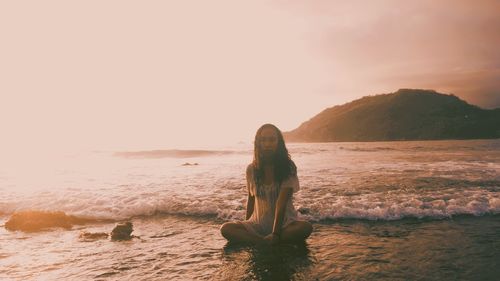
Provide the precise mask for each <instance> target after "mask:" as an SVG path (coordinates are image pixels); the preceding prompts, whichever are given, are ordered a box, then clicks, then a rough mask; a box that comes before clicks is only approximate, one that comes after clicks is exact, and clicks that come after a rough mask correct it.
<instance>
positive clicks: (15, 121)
mask: <svg viewBox="0 0 500 281" xmlns="http://www.w3.org/2000/svg"><path fill="white" fill-rule="evenodd" d="M499 14H500V1H487V0H478V1H474V2H473V3H472V2H471V1H462V0H441V1H427V0H425V1H380V0H377V1H305V0H304V1H278V0H274V1H231V0H227V1H222V0H214V1H189V0H188V1H50V0H49V1H1V2H0V38H1V40H2V43H1V44H0V99H1V103H0V128H1V130H2V135H1V141H0V144H1V145H0V151H4V153H5V151H21V150H22V151H25V150H30V151H45V152H52V151H59V150H61V151H63V150H64V151H73V150H78V149H111V150H120V149H122V150H123V149H136V150H137V149H140V150H147V149H168V148H182V147H203V146H209V145H214V144H221V143H224V144H226V143H227V144H230V143H236V142H245V143H251V142H252V140H253V137H254V134H255V131H256V130H257V128H258V127H259V126H260V125H262V124H264V123H273V124H275V125H277V126H278V127H279V128H280V129H281V130H283V131H288V130H292V129H294V128H296V127H298V126H299V125H300V124H301V123H302V122H305V121H307V120H308V119H310V118H312V117H313V116H314V115H316V114H318V113H319V112H321V111H322V110H323V109H325V108H328V107H331V106H335V105H339V104H343V103H346V102H349V101H352V100H355V99H358V98H361V97H363V96H366V95H374V94H381V93H389V92H394V91H397V90H398V89H399V88H423V89H434V90H437V91H439V92H443V93H453V94H455V95H457V96H459V97H460V98H462V99H464V100H466V101H468V102H469V103H472V104H476V105H479V106H481V107H484V108H495V107H500V52H498V46H500V17H498V15H499Z"/></svg>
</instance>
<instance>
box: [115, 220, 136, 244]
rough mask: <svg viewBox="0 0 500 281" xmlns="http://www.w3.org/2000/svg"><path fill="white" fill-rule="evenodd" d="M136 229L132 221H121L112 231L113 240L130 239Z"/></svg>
mask: <svg viewBox="0 0 500 281" xmlns="http://www.w3.org/2000/svg"><path fill="white" fill-rule="evenodd" d="M132 231H134V229H133V227H132V223H131V222H129V221H128V222H125V223H119V224H117V225H116V226H115V228H113V230H112V231H111V240H130V239H132V236H131V235H130V234H131V233H132Z"/></svg>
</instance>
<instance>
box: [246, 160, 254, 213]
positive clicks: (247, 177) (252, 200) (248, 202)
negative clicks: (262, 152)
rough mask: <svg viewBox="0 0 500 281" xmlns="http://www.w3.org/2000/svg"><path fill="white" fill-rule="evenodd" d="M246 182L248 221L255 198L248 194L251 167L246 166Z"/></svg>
mask: <svg viewBox="0 0 500 281" xmlns="http://www.w3.org/2000/svg"><path fill="white" fill-rule="evenodd" d="M246 180H247V190H248V199H247V214H246V219H247V220H248V219H249V218H250V217H251V216H252V214H253V208H254V205H255V196H253V195H252V194H251V192H250V188H251V186H250V184H251V180H252V166H251V165H248V166H247V170H246Z"/></svg>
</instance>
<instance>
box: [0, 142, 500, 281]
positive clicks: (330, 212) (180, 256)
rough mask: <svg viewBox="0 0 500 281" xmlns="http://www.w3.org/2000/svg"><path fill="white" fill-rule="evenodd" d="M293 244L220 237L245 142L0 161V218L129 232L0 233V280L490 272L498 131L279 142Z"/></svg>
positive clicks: (240, 184)
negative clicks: (296, 222)
mask: <svg viewBox="0 0 500 281" xmlns="http://www.w3.org/2000/svg"><path fill="white" fill-rule="evenodd" d="M287 146H288V149H289V152H290V155H291V157H292V159H293V160H294V161H295V163H296V164H297V166H298V176H299V180H300V187H301V190H300V191H299V192H298V193H296V194H294V198H293V200H294V205H295V207H296V209H297V210H298V211H299V217H300V218H301V219H303V220H308V221H310V222H312V223H313V226H314V232H313V234H312V235H311V237H310V238H309V239H308V240H307V242H306V244H304V245H282V246H278V247H274V248H261V247H243V246H241V247H239V246H231V245H226V241H225V240H224V239H223V238H222V237H221V236H220V234H219V231H218V227H219V226H220V224H222V223H224V222H226V221H233V220H241V219H243V218H244V214H245V204H246V195H247V191H246V186H245V183H246V182H245V168H246V165H248V163H250V162H251V161H252V157H253V147H252V145H251V144H250V143H248V144H238V145H233V146H224V147H222V146H221V147H213V148H210V149H207V148H203V149H196V148H195V149H190V150H177V149H175V148H174V149H165V150H147V149H145V150H142V151H118V150H109V151H87V152H78V153H76V152H75V153H69V154H66V155H59V156H57V157H56V156H54V157H53V158H50V157H49V158H44V159H42V158H40V159H30V158H29V157H24V158H23V159H24V161H17V162H16V163H12V165H7V164H6V163H5V162H2V166H1V167H0V194H1V195H0V214H1V216H2V217H1V220H2V222H1V224H4V223H5V222H6V221H7V220H8V218H9V216H10V215H11V214H12V213H14V212H18V211H23V210H39V211H63V212H65V213H66V214H68V215H75V216H82V217H91V218H96V219H106V220H110V221H113V222H118V221H121V220H132V222H133V223H134V229H135V230H134V234H136V235H138V236H140V237H141V238H140V239H139V238H137V239H133V240H130V241H125V242H112V241H109V240H96V241H90V242H89V241H81V240H80V239H78V233H79V232H81V231H96V232H97V231H104V232H106V231H107V232H109V231H110V230H111V229H110V228H112V225H109V223H96V224H91V225H84V226H74V227H73V229H71V230H63V229H53V230H45V231H42V232H35V233H25V232H17V231H8V230H6V229H5V228H3V227H2V228H1V229H0V279H2V280H3V279H7V280H8V279H13V280H17V279H19V280H26V279H33V280H38V279H56V278H63V279H72V280H74V279H84V280H85V279H123V278H127V279H134V280H154V279H157V280H164V279H171V280H192V279H203V280H343V279H356V280H359V279H367V280H368V279H374V278H385V279H434V280H443V279H449V280H455V279H491V280H494V279H496V278H497V276H499V275H498V274H500V270H499V269H498V265H499V262H498V261H499V260H500V254H499V252H500V243H499V240H500V239H499V238H500V216H499V213H500V140H466V141H465V140H464V141H407V142H405V141H402V142H369V143H361V142H359V143H354V142H346V143H289V144H288V145H287Z"/></svg>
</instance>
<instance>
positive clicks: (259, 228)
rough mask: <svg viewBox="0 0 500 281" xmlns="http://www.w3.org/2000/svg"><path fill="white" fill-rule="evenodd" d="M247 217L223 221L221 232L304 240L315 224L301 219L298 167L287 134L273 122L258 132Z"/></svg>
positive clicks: (248, 238)
mask: <svg viewBox="0 0 500 281" xmlns="http://www.w3.org/2000/svg"><path fill="white" fill-rule="evenodd" d="M246 179H247V189H248V200H247V212H246V220H244V221H240V222H228V223H225V224H223V225H222V227H221V229H220V230H221V234H222V236H224V237H225V238H226V239H227V240H229V241H233V242H250V243H255V244H259V243H268V244H276V243H278V242H280V241H281V242H298V241H303V240H304V239H306V238H307V237H309V235H310V234H311V232H312V225H311V224H310V223H309V222H307V221H300V220H298V219H297V211H296V210H295V208H294V207H293V202H292V201H293V200H292V195H293V193H294V192H297V191H298V190H299V189H300V187H299V179H298V177H297V167H296V166H295V163H294V162H293V161H292V160H291V159H290V155H289V154H288V150H287V149H286V146H285V141H284V139H283V134H282V133H281V131H280V130H279V129H278V128H277V127H276V126H274V125H272V124H264V125H262V126H261V127H260V128H259V129H258V130H257V133H256V134H255V141H254V159H253V162H252V163H251V164H250V165H248V167H247V170H246Z"/></svg>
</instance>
